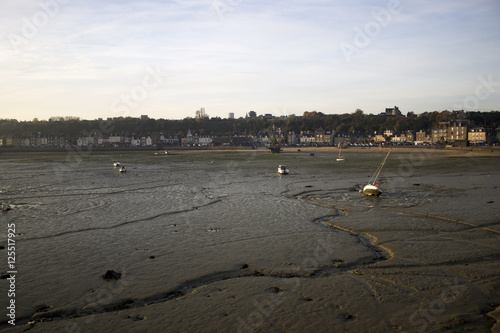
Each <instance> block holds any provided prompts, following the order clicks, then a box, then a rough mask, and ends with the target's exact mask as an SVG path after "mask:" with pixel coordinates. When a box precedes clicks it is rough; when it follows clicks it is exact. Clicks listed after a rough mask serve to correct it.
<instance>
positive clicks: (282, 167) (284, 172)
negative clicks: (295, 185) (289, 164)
mask: <svg viewBox="0 0 500 333" xmlns="http://www.w3.org/2000/svg"><path fill="white" fill-rule="evenodd" d="M289 172H290V171H288V169H287V168H286V166H285V165H281V164H280V165H279V166H278V173H279V174H281V175H288V173H289Z"/></svg>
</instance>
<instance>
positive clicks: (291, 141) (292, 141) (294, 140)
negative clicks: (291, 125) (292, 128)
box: [287, 132, 299, 146]
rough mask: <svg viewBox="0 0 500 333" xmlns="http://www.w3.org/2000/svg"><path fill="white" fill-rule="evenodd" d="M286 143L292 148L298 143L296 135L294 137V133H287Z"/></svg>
mask: <svg viewBox="0 0 500 333" xmlns="http://www.w3.org/2000/svg"><path fill="white" fill-rule="evenodd" d="M287 142H288V144H289V145H292V146H293V145H296V144H297V143H299V139H298V137H297V135H295V132H289V133H288V137H287Z"/></svg>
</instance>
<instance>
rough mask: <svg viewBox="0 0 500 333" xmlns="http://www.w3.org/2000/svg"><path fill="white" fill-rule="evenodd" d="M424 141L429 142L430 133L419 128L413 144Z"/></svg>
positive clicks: (419, 143) (423, 142)
mask: <svg viewBox="0 0 500 333" xmlns="http://www.w3.org/2000/svg"><path fill="white" fill-rule="evenodd" d="M425 143H431V135H430V134H429V132H427V131H424V130H420V131H418V132H417V133H416V134H415V144H416V145H421V144H425Z"/></svg>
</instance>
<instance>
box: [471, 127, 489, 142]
mask: <svg viewBox="0 0 500 333" xmlns="http://www.w3.org/2000/svg"><path fill="white" fill-rule="evenodd" d="M467 138H468V140H469V143H470V144H471V145H483V144H485V143H486V142H487V141H486V140H487V137H486V130H485V129H484V128H482V127H474V128H471V129H470V130H469V132H468V133H467Z"/></svg>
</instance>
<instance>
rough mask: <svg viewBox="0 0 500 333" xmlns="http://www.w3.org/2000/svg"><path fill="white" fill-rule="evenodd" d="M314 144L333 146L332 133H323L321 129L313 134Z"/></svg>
mask: <svg viewBox="0 0 500 333" xmlns="http://www.w3.org/2000/svg"><path fill="white" fill-rule="evenodd" d="M314 136H315V142H316V143H318V144H328V145H331V144H333V133H332V131H325V130H324V129H322V128H321V127H320V128H319V129H318V130H316V132H315V133H314Z"/></svg>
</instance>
